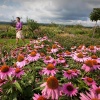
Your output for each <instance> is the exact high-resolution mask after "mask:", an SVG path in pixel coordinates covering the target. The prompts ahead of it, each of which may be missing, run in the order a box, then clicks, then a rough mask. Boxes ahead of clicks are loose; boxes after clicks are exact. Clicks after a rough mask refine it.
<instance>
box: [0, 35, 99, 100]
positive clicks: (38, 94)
mask: <svg viewBox="0 0 100 100" xmlns="http://www.w3.org/2000/svg"><path fill="white" fill-rule="evenodd" d="M0 100H100V46H99V45H90V46H88V47H87V46H85V45H79V46H74V45H73V46H72V47H71V48H70V50H67V49H66V47H63V46H62V45H61V44H59V43H58V42H57V41H54V40H51V39H49V38H48V37H47V36H44V37H40V38H38V39H34V40H33V39H32V40H30V42H29V43H28V44H27V45H25V46H19V47H16V48H14V49H13V48H11V50H9V51H7V50H6V51H5V50H4V48H2V46H1V48H0Z"/></svg>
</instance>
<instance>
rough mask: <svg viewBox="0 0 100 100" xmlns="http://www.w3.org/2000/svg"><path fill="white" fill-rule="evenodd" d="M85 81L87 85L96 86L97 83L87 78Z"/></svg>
mask: <svg viewBox="0 0 100 100" xmlns="http://www.w3.org/2000/svg"><path fill="white" fill-rule="evenodd" d="M82 79H83V80H84V82H85V83H86V84H87V85H89V86H90V85H95V84H96V82H95V81H94V80H93V79H92V78H90V77H85V78H82Z"/></svg>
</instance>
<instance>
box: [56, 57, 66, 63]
mask: <svg viewBox="0 0 100 100" xmlns="http://www.w3.org/2000/svg"><path fill="white" fill-rule="evenodd" d="M57 62H58V63H59V64H61V63H65V62H66V60H65V59H64V58H63V57H62V56H60V57H59V58H58V59H57Z"/></svg>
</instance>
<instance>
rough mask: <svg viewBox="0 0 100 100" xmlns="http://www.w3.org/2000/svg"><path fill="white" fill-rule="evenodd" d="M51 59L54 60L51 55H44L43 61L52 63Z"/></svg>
mask: <svg viewBox="0 0 100 100" xmlns="http://www.w3.org/2000/svg"><path fill="white" fill-rule="evenodd" d="M53 61H54V58H52V57H51V56H46V57H45V58H44V63H45V64H49V63H53Z"/></svg>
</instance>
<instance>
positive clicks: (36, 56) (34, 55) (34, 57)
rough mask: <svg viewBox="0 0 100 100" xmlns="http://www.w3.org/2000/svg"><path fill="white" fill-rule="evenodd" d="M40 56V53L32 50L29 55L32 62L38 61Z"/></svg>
mask: <svg viewBox="0 0 100 100" xmlns="http://www.w3.org/2000/svg"><path fill="white" fill-rule="evenodd" d="M39 58H40V54H39V53H37V51H32V52H31V53H30V54H29V55H28V57H27V59H28V60H29V61H30V62H33V61H37V60H38V59H39Z"/></svg>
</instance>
